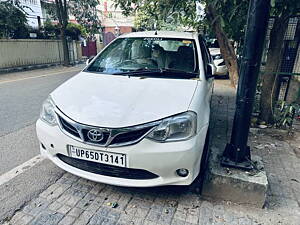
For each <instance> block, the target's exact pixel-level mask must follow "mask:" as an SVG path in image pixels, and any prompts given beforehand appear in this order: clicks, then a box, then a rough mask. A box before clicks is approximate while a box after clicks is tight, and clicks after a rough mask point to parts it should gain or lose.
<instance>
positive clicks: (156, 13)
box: [115, 0, 249, 86]
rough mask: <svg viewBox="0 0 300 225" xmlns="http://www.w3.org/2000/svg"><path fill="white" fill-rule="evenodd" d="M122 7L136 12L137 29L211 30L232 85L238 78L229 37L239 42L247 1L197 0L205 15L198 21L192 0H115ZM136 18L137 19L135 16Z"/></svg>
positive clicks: (127, 10)
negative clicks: (166, 27)
mask: <svg viewBox="0 0 300 225" xmlns="http://www.w3.org/2000/svg"><path fill="white" fill-rule="evenodd" d="M115 2H116V4H117V5H119V6H120V7H121V8H122V9H123V10H125V11H124V12H125V15H126V14H127V15H128V14H130V13H136V15H137V17H138V19H137V22H136V24H137V25H138V26H139V27H138V28H142V29H153V28H154V24H156V28H157V29H160V28H162V29H165V27H164V26H165V24H168V25H169V27H171V29H178V27H181V28H182V27H184V28H194V29H195V30H199V29H200V28H203V27H206V29H211V30H212V31H213V32H214V33H215V35H216V37H217V39H218V42H219V45H220V49H221V53H222V55H223V57H224V59H225V63H226V65H227V67H228V69H229V75H230V78H231V81H232V84H233V85H235V86H236V85H237V81H238V63H237V57H236V54H235V51H234V48H233V46H232V43H231V39H232V40H234V41H237V42H242V39H243V38H242V37H243V35H242V34H243V31H244V27H245V23H246V17H247V9H248V3H249V0H240V1H237V0H223V1H219V0H201V1H199V2H201V3H202V4H204V5H205V6H206V7H205V11H206V18H205V19H204V20H200V19H199V16H198V15H197V12H196V4H197V3H196V1H194V0H115ZM139 17H140V18H139Z"/></svg>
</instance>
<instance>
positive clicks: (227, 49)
mask: <svg viewBox="0 0 300 225" xmlns="http://www.w3.org/2000/svg"><path fill="white" fill-rule="evenodd" d="M206 15H207V18H208V20H209V22H210V24H211V26H212V29H213V31H214V33H215V34H216V37H217V40H218V43H219V46H220V51H221V54H222V56H223V58H224V60H225V64H226V66H227V68H228V71H229V77H230V80H231V84H232V85H233V86H234V87H237V85H238V79H239V76H238V63H237V57H236V54H235V52H234V48H233V46H232V44H231V42H230V40H229V39H228V37H227V35H226V33H225V32H224V30H223V28H222V26H221V21H220V15H218V13H217V11H216V10H215V8H214V7H213V5H211V4H209V5H208V6H207V8H206Z"/></svg>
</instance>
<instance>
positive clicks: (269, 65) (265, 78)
mask: <svg viewBox="0 0 300 225" xmlns="http://www.w3.org/2000/svg"><path fill="white" fill-rule="evenodd" d="M289 14H290V12H289V10H284V11H283V13H282V14H281V16H278V17H276V18H275V21H274V24H273V28H272V30H271V33H270V44H269V49H268V54H267V62H266V67H265V71H264V74H263V75H262V90H261V100H260V116H259V117H260V118H259V119H260V120H261V121H265V122H267V123H269V124H273V123H274V116H273V109H274V106H275V102H276V96H277V93H278V74H277V73H278V72H280V66H281V59H282V56H283V52H284V51H283V50H284V48H283V47H284V35H285V32H286V29H287V26H288V22H289Z"/></svg>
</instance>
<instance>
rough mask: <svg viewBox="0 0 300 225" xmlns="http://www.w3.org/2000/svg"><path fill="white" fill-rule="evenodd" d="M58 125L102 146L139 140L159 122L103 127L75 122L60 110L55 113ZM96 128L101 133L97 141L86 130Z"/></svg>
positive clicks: (75, 136)
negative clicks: (121, 126)
mask: <svg viewBox="0 0 300 225" xmlns="http://www.w3.org/2000/svg"><path fill="white" fill-rule="evenodd" d="M57 117H58V121H59V126H60V128H61V129H62V131H63V132H64V133H65V134H67V135H69V136H71V137H73V138H76V139H77V140H79V141H82V142H84V143H87V144H91V145H98V146H104V147H108V146H109V147H119V146H125V145H131V144H135V143H138V142H139V141H141V140H142V139H143V138H144V137H145V136H146V135H147V134H148V133H149V132H150V131H151V130H152V129H153V128H154V127H155V126H156V125H157V124H158V123H159V122H153V123H149V124H146V125H138V126H133V127H125V128H103V127H95V126H89V125H84V124H81V123H77V122H75V121H73V120H71V119H70V118H68V117H67V116H65V115H64V114H62V113H61V112H59V113H57ZM95 129H96V130H98V131H100V132H101V133H102V138H101V140H99V141H97V140H96V141H95V140H91V139H90V138H89V135H88V132H89V131H91V130H95Z"/></svg>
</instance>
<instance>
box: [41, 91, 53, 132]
mask: <svg viewBox="0 0 300 225" xmlns="http://www.w3.org/2000/svg"><path fill="white" fill-rule="evenodd" d="M54 109H55V104H54V103H53V100H52V99H51V97H50V96H49V97H48V98H47V99H46V100H45V101H44V103H43V107H42V110H41V114H40V118H41V120H43V121H45V122H46V123H48V124H49V125H51V126H55V125H57V121H56V115H55V111H54Z"/></svg>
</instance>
